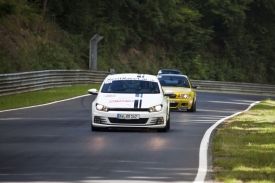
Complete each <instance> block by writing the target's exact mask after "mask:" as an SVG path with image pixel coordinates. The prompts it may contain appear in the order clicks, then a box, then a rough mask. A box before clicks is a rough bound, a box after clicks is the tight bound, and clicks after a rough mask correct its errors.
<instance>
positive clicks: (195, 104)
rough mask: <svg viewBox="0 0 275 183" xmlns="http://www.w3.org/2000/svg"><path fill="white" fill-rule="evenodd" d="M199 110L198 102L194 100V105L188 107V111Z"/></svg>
mask: <svg viewBox="0 0 275 183" xmlns="http://www.w3.org/2000/svg"><path fill="white" fill-rule="evenodd" d="M196 110H197V102H196V101H195V100H193V102H192V107H191V108H190V109H187V111H188V112H195V111H196Z"/></svg>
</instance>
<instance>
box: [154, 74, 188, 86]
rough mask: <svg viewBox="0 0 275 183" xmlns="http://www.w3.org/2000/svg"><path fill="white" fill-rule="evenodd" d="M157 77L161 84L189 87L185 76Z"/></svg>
mask: <svg viewBox="0 0 275 183" xmlns="http://www.w3.org/2000/svg"><path fill="white" fill-rule="evenodd" d="M158 79H159V82H160V84H161V86H172V87H185V88H190V85H189V82H188V80H187V78H186V77H178V76H161V77H159V78H158Z"/></svg>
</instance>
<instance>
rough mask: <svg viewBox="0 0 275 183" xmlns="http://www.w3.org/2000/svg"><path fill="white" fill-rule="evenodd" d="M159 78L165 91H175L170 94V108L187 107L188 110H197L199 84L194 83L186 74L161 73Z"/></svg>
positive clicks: (180, 108) (179, 108)
mask: <svg viewBox="0 0 275 183" xmlns="http://www.w3.org/2000/svg"><path fill="white" fill-rule="evenodd" d="M158 80H159V82H160V84H161V86H162V89H163V90H164V92H166V91H169V92H171V91H173V93H174V95H173V96H170V97H169V98H170V109H178V110H182V109H186V110H187V111H188V112H195V111H196V103H197V102H196V100H197V94H196V91H195V89H196V88H197V86H195V85H192V84H191V82H190V80H189V78H188V77H187V76H186V75H179V74H160V75H158Z"/></svg>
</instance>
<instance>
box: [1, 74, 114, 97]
mask: <svg viewBox="0 0 275 183" xmlns="http://www.w3.org/2000/svg"><path fill="white" fill-rule="evenodd" d="M107 75H109V72H103V71H90V70H45V71H34V72H23V73H14V74H0V96H3V95H10V94H17V93H24V92H30V91H37V90H44V89H49V88H54V87H62V86H70V85H79V84H95V83H102V81H103V80H104V79H105V77H106V76H107Z"/></svg>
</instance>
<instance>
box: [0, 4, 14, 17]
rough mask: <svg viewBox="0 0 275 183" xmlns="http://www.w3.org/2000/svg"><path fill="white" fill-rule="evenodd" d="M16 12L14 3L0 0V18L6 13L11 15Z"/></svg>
mask: <svg viewBox="0 0 275 183" xmlns="http://www.w3.org/2000/svg"><path fill="white" fill-rule="evenodd" d="M15 12H16V5H15V3H13V2H11V1H9V0H0V18H1V17H4V16H6V15H12V14H15Z"/></svg>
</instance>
